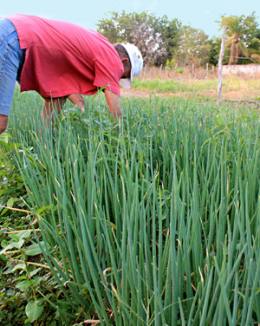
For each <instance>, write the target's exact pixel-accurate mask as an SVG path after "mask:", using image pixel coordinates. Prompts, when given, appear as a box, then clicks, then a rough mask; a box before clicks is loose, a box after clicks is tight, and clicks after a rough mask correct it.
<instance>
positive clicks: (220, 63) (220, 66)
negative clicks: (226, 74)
mask: <svg viewBox="0 0 260 326" xmlns="http://www.w3.org/2000/svg"><path fill="white" fill-rule="evenodd" d="M224 53H225V32H224V34H223V36H222V40H221V47H220V52H219V59H218V103H220V102H221V100H222V84H223V75H222V71H223V58H224Z"/></svg>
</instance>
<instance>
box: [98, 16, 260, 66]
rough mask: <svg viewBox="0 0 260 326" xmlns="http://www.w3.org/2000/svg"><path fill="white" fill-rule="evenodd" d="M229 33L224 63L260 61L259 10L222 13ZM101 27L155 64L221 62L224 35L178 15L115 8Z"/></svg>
mask: <svg viewBox="0 0 260 326" xmlns="http://www.w3.org/2000/svg"><path fill="white" fill-rule="evenodd" d="M219 24H220V27H221V29H222V31H223V34H224V35H225V45H226V46H225V49H226V50H225V58H224V64H247V63H260V27H259V24H258V22H257V18H256V16H255V13H252V14H251V15H249V16H245V15H241V16H222V17H221V19H220V23H219ZM97 29H98V31H99V32H101V33H102V34H103V35H105V36H106V37H107V38H108V39H109V40H110V41H111V42H112V43H118V42H131V43H134V44H136V45H137V46H138V47H139V48H140V50H141V52H142V53H143V56H144V60H145V63H146V64H148V65H154V66H167V67H180V66H186V65H191V64H192V65H196V66H202V65H204V64H206V63H209V64H212V65H216V64H217V62H218V56H219V49H220V44H221V38H218V37H214V38H209V36H208V35H207V34H206V33H205V32H204V31H202V30H200V29H196V28H193V27H191V26H187V25H183V24H182V23H181V22H180V21H179V20H178V19H172V20H170V19H169V18H168V17H167V16H162V17H157V16H155V15H153V14H150V13H148V12H141V13H136V12H133V13H129V12H125V11H123V12H121V13H117V12H113V13H112V14H111V18H107V19H101V20H100V21H99V22H98V25H97Z"/></svg>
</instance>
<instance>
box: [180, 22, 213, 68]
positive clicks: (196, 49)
mask: <svg viewBox="0 0 260 326" xmlns="http://www.w3.org/2000/svg"><path fill="white" fill-rule="evenodd" d="M210 48H211V46H210V42H209V38H208V36H207V34H205V33H204V32H203V31H202V30H200V29H196V28H192V27H190V26H183V27H182V28H181V30H180V37H179V42H178V48H177V51H176V61H177V63H178V64H179V65H189V64H195V65H203V64H205V63H207V62H209V54H210Z"/></svg>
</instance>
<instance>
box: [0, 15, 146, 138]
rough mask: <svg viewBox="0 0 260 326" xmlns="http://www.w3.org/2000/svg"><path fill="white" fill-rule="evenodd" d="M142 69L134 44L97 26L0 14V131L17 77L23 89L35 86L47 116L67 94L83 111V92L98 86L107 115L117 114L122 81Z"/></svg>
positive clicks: (47, 117)
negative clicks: (116, 38) (111, 39)
mask: <svg viewBox="0 0 260 326" xmlns="http://www.w3.org/2000/svg"><path fill="white" fill-rule="evenodd" d="M142 68H143V58H142V55H141V53H140V51H139V50H138V48H137V47H136V46H135V45H133V44H130V43H126V44H116V45H113V44H111V43H110V42H109V41H108V40H107V39H106V38H105V37H103V36H102V35H101V34H99V33H97V32H95V31H91V30H87V29H84V28H82V27H80V26H77V25H74V24H71V23H66V22H62V21H55V20H49V19H45V18H41V17H37V16H28V15H16V16H13V17H8V18H4V19H1V20H0V133H2V132H4V131H5V130H6V128H7V124H8V115H9V113H10V108H11V105H12V98H13V94H14V88H15V84H16V81H18V82H19V84H20V88H21V91H22V92H24V91H29V90H34V91H36V92H38V93H39V94H40V95H41V96H42V97H43V99H44V107H43V111H42V118H43V119H45V120H50V118H51V116H52V114H53V111H54V110H56V111H58V112H60V111H61V110H62V107H63V104H64V103H65V101H66V100H67V99H69V100H70V101H71V102H72V103H73V104H74V105H76V106H78V107H79V108H80V110H81V111H84V99H83V95H93V94H95V93H96V92H97V91H98V90H99V89H101V90H103V92H104V94H105V98H106V102H107V105H108V108H109V111H110V112H111V114H112V115H113V116H114V117H120V116H121V108H120V84H121V82H122V85H123V86H124V87H126V88H129V87H130V83H131V81H132V79H133V77H134V76H137V75H139V74H140V72H141V70H142Z"/></svg>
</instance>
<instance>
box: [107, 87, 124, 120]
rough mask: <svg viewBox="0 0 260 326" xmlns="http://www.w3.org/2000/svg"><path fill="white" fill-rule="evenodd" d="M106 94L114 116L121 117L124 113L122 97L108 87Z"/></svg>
mask: <svg viewBox="0 0 260 326" xmlns="http://www.w3.org/2000/svg"><path fill="white" fill-rule="evenodd" d="M105 96H106V101H107V105H108V108H109V111H110V113H111V114H112V115H113V117H114V118H120V117H121V115H122V113H121V108H120V97H119V96H118V95H116V94H114V93H112V92H111V91H109V90H107V89H106V90H105Z"/></svg>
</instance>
